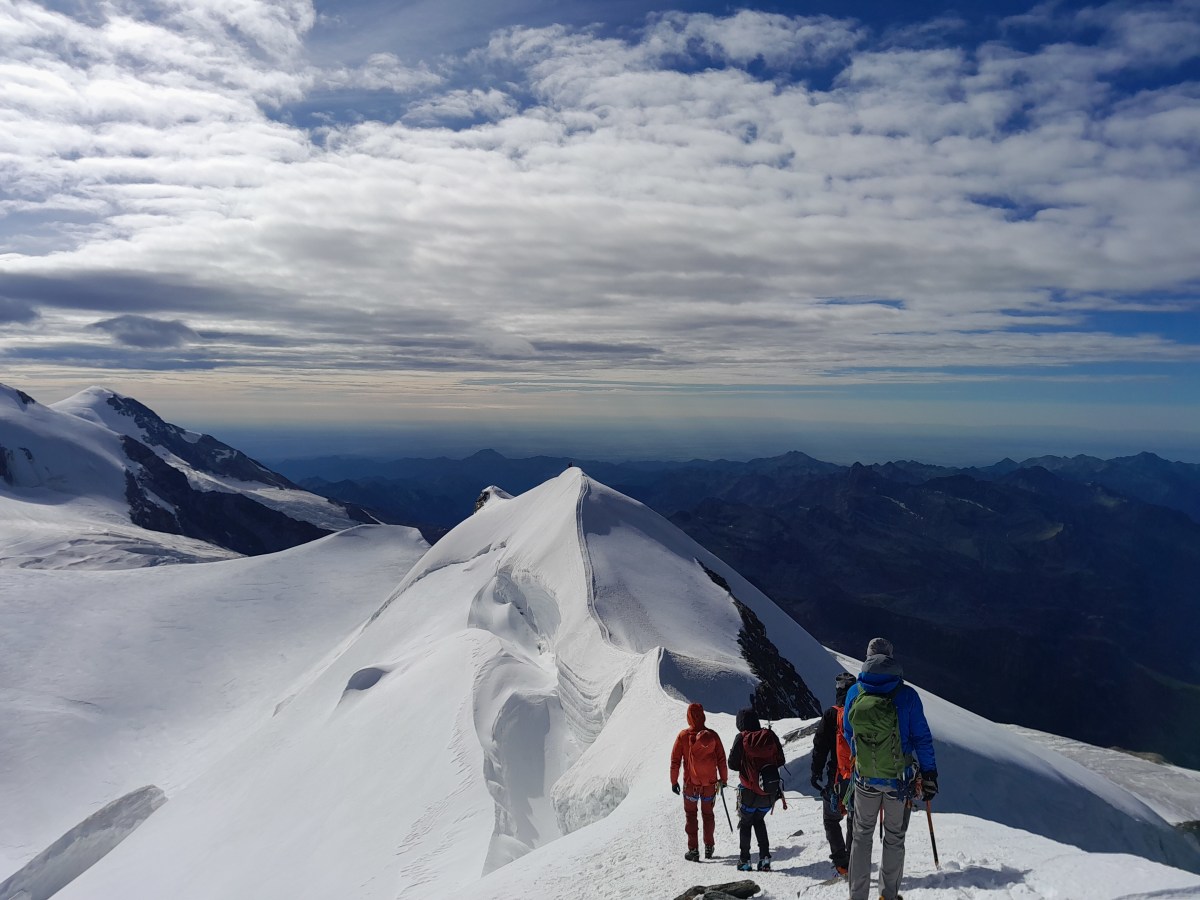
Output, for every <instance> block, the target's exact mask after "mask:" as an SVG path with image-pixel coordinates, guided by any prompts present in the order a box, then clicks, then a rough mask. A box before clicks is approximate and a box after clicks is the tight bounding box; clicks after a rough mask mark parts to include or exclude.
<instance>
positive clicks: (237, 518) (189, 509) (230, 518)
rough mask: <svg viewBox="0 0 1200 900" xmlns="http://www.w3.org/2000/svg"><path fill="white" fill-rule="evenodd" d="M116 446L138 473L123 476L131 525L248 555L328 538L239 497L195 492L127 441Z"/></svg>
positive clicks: (177, 473) (307, 525)
mask: <svg viewBox="0 0 1200 900" xmlns="http://www.w3.org/2000/svg"><path fill="white" fill-rule="evenodd" d="M121 446H122V447H123V448H124V450H125V455H126V456H127V457H128V458H129V460H130V461H131V462H133V463H134V464H135V466H134V467H133V469H134V471H136V472H137V473H138V474H136V475H134V474H133V473H132V472H129V473H126V476H125V499H126V500H128V501H129V514H130V518H131V519H132V521H133V523H134V524H135V525H140V526H141V527H143V528H149V529H151V530H153V531H162V532H166V533H168V534H182V535H185V536H186V537H191V538H198V539H200V540H202V541H208V542H209V543H211V544H217V545H218V546H220V547H227V548H228V549H230V550H234V551H236V552H238V553H245V554H247V555H250V556H254V555H258V554H260V553H274V552H275V551H277V550H286V549H287V548H289V547H295V546H296V545H297V544H303V543H305V542H307V541H313V540H316V539H317V538H319V537H324V536H325V535H327V534H329V533H330V532H328V531H326V530H325V529H323V528H318V527H317V526H315V525H312V524H310V523H308V522H302V521H299V520H297V519H293V518H291V517H290V516H287V515H284V514H283V513H281V512H277V511H276V510H273V509H269V508H268V507H266V506H263V505H262V504H261V503H256V502H255V501H253V500H251V499H250V498H249V497H247V496H245V495H243V494H230V493H224V492H220V491H198V490H196V489H194V488H193V487H192V486H191V484H189V483H188V480H187V476H186V475H184V474H183V473H182V472H180V471H179V470H178V469H176V468H174V467H173V466H170V465H168V464H167V463H166V462H165V461H163V459H162V458H161V457H159V456H158V455H157V454H156V453H155V452H154V451H153V450H151V449H150V448H149V447H147V446H146V445H145V444H143V443H141V442H140V441H136V440H134V439H133V438H131V437H127V436H123V437H122V438H121Z"/></svg>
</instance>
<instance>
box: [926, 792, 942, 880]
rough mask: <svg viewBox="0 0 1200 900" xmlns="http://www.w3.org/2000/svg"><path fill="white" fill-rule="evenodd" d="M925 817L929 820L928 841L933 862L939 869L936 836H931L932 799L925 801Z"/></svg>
mask: <svg viewBox="0 0 1200 900" xmlns="http://www.w3.org/2000/svg"><path fill="white" fill-rule="evenodd" d="M925 818H926V819H928V820H929V843H931V844H932V845H933V864H934V865H935V866H937V867H938V868H939V869H940V868H941V867H942V864H941V863H940V862H939V861H938V854H937V838H935V837H934V836H933V801H932V800H926V801H925Z"/></svg>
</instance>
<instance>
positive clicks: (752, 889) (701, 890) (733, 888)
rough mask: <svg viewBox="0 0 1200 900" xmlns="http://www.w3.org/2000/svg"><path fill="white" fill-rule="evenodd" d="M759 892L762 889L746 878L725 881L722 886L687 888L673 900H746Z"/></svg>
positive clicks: (699, 885)
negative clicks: (726, 899) (733, 899)
mask: <svg viewBox="0 0 1200 900" xmlns="http://www.w3.org/2000/svg"><path fill="white" fill-rule="evenodd" d="M760 890H762V888H760V887H759V886H758V885H757V884H756V883H755V882H753V881H751V880H750V879H748V878H747V879H745V880H743V881H727V882H725V883H724V884H713V885H709V886H708V887H705V886H704V885H702V884H698V885H696V886H695V887H690V888H688V889H687V890H686V891H684V892H683V893H682V894H680V895H679V896H678V897H676V898H675V900H725V898H726V897H736V898H738V900H746V898H747V897H753V896H754V895H755V894H757V893H758V892H759V891H760Z"/></svg>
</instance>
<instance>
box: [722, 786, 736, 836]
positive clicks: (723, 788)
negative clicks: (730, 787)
mask: <svg viewBox="0 0 1200 900" xmlns="http://www.w3.org/2000/svg"><path fill="white" fill-rule="evenodd" d="M719 793H720V794H721V805H722V806H725V821H726V822H728V823H730V834H732V833H733V820H732V818H731V817H730V806H728V804H727V803H725V785H721V788H720V791H719Z"/></svg>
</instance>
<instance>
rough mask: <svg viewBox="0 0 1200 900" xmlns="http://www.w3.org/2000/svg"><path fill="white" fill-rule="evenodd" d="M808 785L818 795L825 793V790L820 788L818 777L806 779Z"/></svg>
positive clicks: (819, 778)
mask: <svg viewBox="0 0 1200 900" xmlns="http://www.w3.org/2000/svg"><path fill="white" fill-rule="evenodd" d="M808 783H809V784H811V785H812V786H813V787H814V788H816V790H817V793H818V794H823V793H825V788H823V787H822V786H821V776H820V775H814V776H813V777H812V778H810V779H808Z"/></svg>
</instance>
